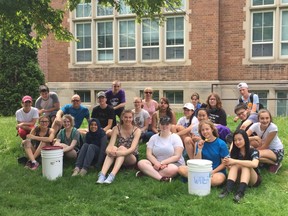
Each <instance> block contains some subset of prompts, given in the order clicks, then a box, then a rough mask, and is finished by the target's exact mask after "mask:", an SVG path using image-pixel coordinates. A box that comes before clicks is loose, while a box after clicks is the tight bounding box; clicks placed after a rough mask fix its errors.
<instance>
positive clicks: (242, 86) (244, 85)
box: [237, 82, 248, 89]
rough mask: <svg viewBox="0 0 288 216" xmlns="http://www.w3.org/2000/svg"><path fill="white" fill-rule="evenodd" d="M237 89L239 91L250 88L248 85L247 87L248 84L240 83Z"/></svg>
mask: <svg viewBox="0 0 288 216" xmlns="http://www.w3.org/2000/svg"><path fill="white" fill-rule="evenodd" d="M237 88H238V89H241V88H248V85H247V83H244V82H241V83H239V84H238V85H237Z"/></svg>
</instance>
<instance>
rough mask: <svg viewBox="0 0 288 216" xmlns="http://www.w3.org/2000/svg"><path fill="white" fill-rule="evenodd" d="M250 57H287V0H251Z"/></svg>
mask: <svg viewBox="0 0 288 216" xmlns="http://www.w3.org/2000/svg"><path fill="white" fill-rule="evenodd" d="M250 10H251V57H252V58H255V59H257V58H258V59H259V58H267V57H268V58H274V59H280V58H287V57H288V0H251V9H250Z"/></svg>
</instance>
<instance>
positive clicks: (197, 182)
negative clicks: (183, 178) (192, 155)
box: [187, 159, 212, 196]
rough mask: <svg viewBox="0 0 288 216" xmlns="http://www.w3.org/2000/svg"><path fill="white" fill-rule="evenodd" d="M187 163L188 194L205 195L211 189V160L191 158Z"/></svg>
mask: <svg viewBox="0 0 288 216" xmlns="http://www.w3.org/2000/svg"><path fill="white" fill-rule="evenodd" d="M187 165H188V191H189V193H190V194H195V195H198V196H206V195H208V194H209V193H210V190H211V171H212V161H210V160H204V159H192V160H188V161H187Z"/></svg>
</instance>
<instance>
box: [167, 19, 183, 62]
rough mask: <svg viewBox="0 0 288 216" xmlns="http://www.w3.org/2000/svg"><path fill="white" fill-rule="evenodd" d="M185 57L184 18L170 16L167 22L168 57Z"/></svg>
mask: <svg viewBox="0 0 288 216" xmlns="http://www.w3.org/2000/svg"><path fill="white" fill-rule="evenodd" d="M183 58H184V18H183V17H170V18H167V22H166V59H183Z"/></svg>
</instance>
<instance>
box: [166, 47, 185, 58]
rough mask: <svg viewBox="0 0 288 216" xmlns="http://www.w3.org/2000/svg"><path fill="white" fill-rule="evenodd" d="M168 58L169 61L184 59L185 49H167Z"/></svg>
mask: <svg viewBox="0 0 288 216" xmlns="http://www.w3.org/2000/svg"><path fill="white" fill-rule="evenodd" d="M166 58H167V59H183V58H184V48H183V47H174V48H173V47H167V48H166Z"/></svg>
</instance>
